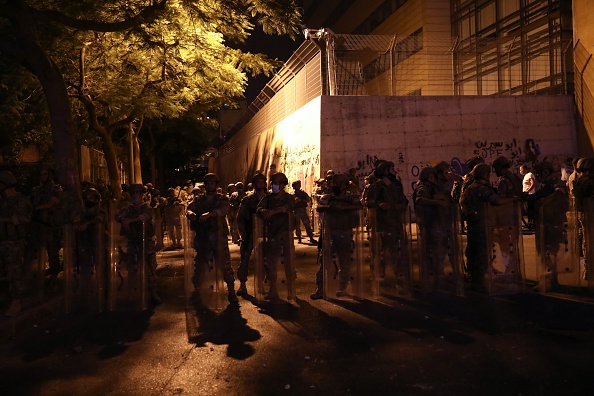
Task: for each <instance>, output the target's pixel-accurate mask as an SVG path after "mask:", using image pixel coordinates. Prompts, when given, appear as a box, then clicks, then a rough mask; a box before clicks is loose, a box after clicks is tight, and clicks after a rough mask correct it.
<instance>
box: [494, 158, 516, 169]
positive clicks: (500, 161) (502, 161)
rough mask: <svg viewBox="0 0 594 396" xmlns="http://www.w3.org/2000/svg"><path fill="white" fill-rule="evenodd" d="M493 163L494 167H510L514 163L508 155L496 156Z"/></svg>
mask: <svg viewBox="0 0 594 396" xmlns="http://www.w3.org/2000/svg"><path fill="white" fill-rule="evenodd" d="M492 165H493V168H509V167H510V166H511V165H512V163H511V161H510V160H508V159H507V158H506V157H504V156H501V157H497V158H495V161H493V164H492Z"/></svg>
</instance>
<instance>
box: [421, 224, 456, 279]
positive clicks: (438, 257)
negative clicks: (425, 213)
mask: <svg viewBox="0 0 594 396" xmlns="http://www.w3.org/2000/svg"><path fill="white" fill-rule="evenodd" d="M420 231H421V236H422V238H423V239H424V244H423V251H422V252H421V259H422V260H426V261H425V262H426V264H427V265H428V266H429V267H428V268H427V269H431V270H433V271H435V273H436V274H438V275H442V274H443V272H444V262H445V258H446V255H447V253H448V247H451V245H452V243H453V241H448V232H447V230H445V229H444V228H443V227H441V226H440V225H439V224H432V225H430V226H429V227H426V226H422V227H420Z"/></svg>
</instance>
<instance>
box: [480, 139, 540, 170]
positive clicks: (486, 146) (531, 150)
mask: <svg viewBox="0 0 594 396" xmlns="http://www.w3.org/2000/svg"><path fill="white" fill-rule="evenodd" d="M474 147H475V148H474V155H478V156H480V157H483V158H484V159H485V160H486V161H487V162H488V160H494V159H495V158H497V157H500V156H505V157H507V158H508V159H509V160H510V161H511V162H512V164H513V165H512V166H513V167H519V166H520V165H522V164H523V163H524V162H537V161H538V156H539V155H540V147H539V145H538V143H536V142H535V141H534V139H526V140H525V142H524V147H522V146H521V144H520V143H518V141H517V140H516V139H515V138H513V139H512V140H511V141H509V142H504V141H489V140H479V141H476V142H475V143H474Z"/></svg>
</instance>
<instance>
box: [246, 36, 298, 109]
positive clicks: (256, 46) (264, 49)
mask: <svg viewBox="0 0 594 396" xmlns="http://www.w3.org/2000/svg"><path fill="white" fill-rule="evenodd" d="M303 40H304V39H303V37H302V36H299V37H297V39H296V40H295V41H294V40H292V39H290V38H289V37H287V36H280V37H279V36H271V35H267V34H264V33H263V32H262V31H261V30H260V29H258V28H255V29H254V32H253V33H252V35H251V36H250V37H249V39H248V40H247V43H246V45H245V48H244V50H247V51H250V52H252V53H263V54H266V55H267V56H268V57H269V58H272V59H274V58H277V59H278V60H280V61H283V62H285V61H286V60H287V59H289V57H290V56H291V55H292V54H293V52H294V51H295V50H296V49H297V48H298V47H299V46H300V45H301V44H302V43H303ZM272 77H273V75H271V76H270V77H266V76H264V75H261V76H258V77H251V76H248V86H247V89H246V91H245V97H246V99H247V104H248V105H249V104H250V103H252V101H253V100H254V99H255V98H256V96H258V94H259V93H260V91H262V88H264V86H265V85H266V83H267V82H268V81H270V79H271V78H272Z"/></svg>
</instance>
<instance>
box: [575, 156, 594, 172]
mask: <svg viewBox="0 0 594 396" xmlns="http://www.w3.org/2000/svg"><path fill="white" fill-rule="evenodd" d="M576 169H577V170H578V171H580V172H583V171H592V170H594V158H592V157H586V158H580V160H579V161H578V163H577V168H576Z"/></svg>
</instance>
